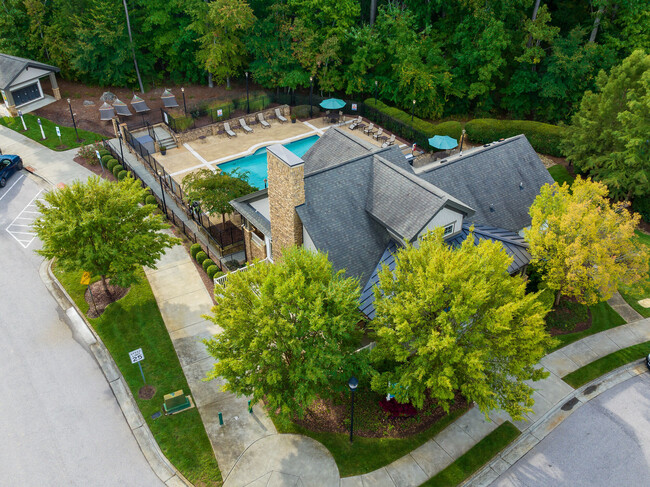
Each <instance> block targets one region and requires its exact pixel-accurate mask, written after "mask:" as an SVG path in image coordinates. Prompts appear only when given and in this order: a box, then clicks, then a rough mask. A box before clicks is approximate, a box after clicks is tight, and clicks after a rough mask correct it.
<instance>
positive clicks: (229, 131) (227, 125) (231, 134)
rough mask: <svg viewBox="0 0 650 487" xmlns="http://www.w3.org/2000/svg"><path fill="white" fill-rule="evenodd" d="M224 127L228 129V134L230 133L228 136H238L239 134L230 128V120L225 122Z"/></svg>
mask: <svg viewBox="0 0 650 487" xmlns="http://www.w3.org/2000/svg"><path fill="white" fill-rule="evenodd" d="M223 128H224V130H225V131H226V134H227V135H228V137H237V134H236V133H235V132H233V131H232V129H231V128H230V124H229V123H228V122H225V123H224V124H223Z"/></svg>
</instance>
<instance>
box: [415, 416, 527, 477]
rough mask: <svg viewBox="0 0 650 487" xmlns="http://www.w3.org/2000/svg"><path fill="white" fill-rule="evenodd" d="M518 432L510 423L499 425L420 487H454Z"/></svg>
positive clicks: (509, 441)
mask: <svg viewBox="0 0 650 487" xmlns="http://www.w3.org/2000/svg"><path fill="white" fill-rule="evenodd" d="M519 434H520V432H519V430H518V429H517V428H516V427H515V425H513V424H512V423H511V422H510V421H506V422H505V423H503V424H501V425H499V427H498V428H497V429H495V430H494V431H493V432H492V433H490V434H489V435H487V436H486V437H485V438H483V439H482V440H481V441H479V442H478V443H477V444H476V445H474V446H473V447H472V448H470V450H469V451H468V452H467V453H465V454H464V455H463V456H461V457H460V458H459V459H458V460H456V461H455V462H454V463H452V464H451V465H449V466H448V467H447V468H445V469H444V470H443V471H442V472H440V473H439V474H438V475H436V476H434V477H432V478H430V479H429V480H428V481H426V482H425V483H423V484H422V485H421V486H420V487H454V486H456V485H458V484H460V483H461V482H462V481H464V480H465V479H466V478H467V477H469V476H470V475H472V474H473V473H474V472H476V471H477V470H478V469H479V468H481V467H482V466H483V465H485V464H486V463H487V462H489V461H490V460H491V459H492V458H494V456H495V455H496V454H497V453H499V452H500V451H501V450H503V449H504V448H505V447H506V446H508V445H509V444H510V443H512V442H513V441H514V440H515V439H516V438H517V437H518V436H519Z"/></svg>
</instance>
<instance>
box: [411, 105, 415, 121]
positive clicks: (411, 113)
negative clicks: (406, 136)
mask: <svg viewBox="0 0 650 487" xmlns="http://www.w3.org/2000/svg"><path fill="white" fill-rule="evenodd" d="M414 108H415V100H413V106H412V107H411V125H413V109H414Z"/></svg>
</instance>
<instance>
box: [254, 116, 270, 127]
mask: <svg viewBox="0 0 650 487" xmlns="http://www.w3.org/2000/svg"><path fill="white" fill-rule="evenodd" d="M257 119H258V120H259V121H260V123H261V124H262V128H265V129H270V128H271V124H270V123H269V122H267V121H266V120H264V114H263V113H258V114H257Z"/></svg>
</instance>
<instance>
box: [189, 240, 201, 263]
mask: <svg viewBox="0 0 650 487" xmlns="http://www.w3.org/2000/svg"><path fill="white" fill-rule="evenodd" d="M201 250H203V249H202V248H201V244H198V243H195V244H192V246H191V247H190V255H191V256H192V258H193V259H196V254H198V253H199V252H201Z"/></svg>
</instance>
